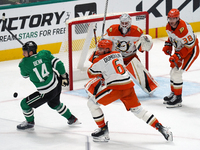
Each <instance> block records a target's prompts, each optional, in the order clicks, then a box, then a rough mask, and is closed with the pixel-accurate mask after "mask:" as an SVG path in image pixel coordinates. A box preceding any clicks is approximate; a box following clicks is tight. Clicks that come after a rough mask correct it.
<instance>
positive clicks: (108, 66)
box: [87, 51, 134, 90]
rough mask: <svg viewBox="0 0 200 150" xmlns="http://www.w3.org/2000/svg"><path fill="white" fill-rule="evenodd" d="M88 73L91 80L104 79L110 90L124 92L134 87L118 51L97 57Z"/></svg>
mask: <svg viewBox="0 0 200 150" xmlns="http://www.w3.org/2000/svg"><path fill="white" fill-rule="evenodd" d="M87 73H88V76H89V78H95V77H98V76H100V77H102V78H103V79H104V80H105V85H106V86H107V87H108V88H110V89H118V90H123V89H128V88H131V87H133V86H134V83H133V81H132V79H131V78H130V76H129V74H128V72H127V71H126V70H125V67H124V63H123V58H122V55H121V54H120V52H117V51H112V52H111V53H107V54H104V55H100V56H98V57H96V58H95V59H94V60H93V64H92V65H91V66H90V67H89V68H88V72H87Z"/></svg>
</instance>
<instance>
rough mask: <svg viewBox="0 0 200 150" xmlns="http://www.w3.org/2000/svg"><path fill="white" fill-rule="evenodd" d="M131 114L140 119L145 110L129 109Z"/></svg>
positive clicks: (140, 107) (140, 108)
mask: <svg viewBox="0 0 200 150" xmlns="http://www.w3.org/2000/svg"><path fill="white" fill-rule="evenodd" d="M130 110H131V112H132V113H133V114H134V115H135V116H136V117H138V118H140V119H141V118H142V117H143V116H144V114H145V113H146V110H144V109H143V108H142V106H138V107H134V108H131V109H130Z"/></svg>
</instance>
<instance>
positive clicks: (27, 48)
mask: <svg viewBox="0 0 200 150" xmlns="http://www.w3.org/2000/svg"><path fill="white" fill-rule="evenodd" d="M22 49H23V51H27V52H28V53H29V52H30V51H32V52H33V54H36V53H37V44H36V43H35V42H33V41H28V42H26V43H25V44H24V45H23V46H22Z"/></svg>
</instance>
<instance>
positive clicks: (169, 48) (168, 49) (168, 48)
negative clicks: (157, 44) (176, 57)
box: [162, 41, 172, 55]
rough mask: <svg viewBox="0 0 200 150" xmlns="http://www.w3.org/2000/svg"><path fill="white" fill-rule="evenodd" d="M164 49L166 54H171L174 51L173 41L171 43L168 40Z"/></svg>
mask: <svg viewBox="0 0 200 150" xmlns="http://www.w3.org/2000/svg"><path fill="white" fill-rule="evenodd" d="M162 51H163V52H164V53H165V54H166V55H171V53H172V43H169V42H167V41H166V42H165V45H164V47H163V49H162Z"/></svg>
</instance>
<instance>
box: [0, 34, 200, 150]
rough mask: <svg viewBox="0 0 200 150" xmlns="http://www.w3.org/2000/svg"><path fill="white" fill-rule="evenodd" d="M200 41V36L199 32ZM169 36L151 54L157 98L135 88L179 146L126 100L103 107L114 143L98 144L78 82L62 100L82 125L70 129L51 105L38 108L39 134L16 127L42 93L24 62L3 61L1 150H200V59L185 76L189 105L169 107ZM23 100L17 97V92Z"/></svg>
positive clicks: (0, 75) (0, 70)
mask: <svg viewBox="0 0 200 150" xmlns="http://www.w3.org/2000/svg"><path fill="white" fill-rule="evenodd" d="M196 34H197V35H198V38H199V39H200V33H196ZM164 40H166V37H165V38H159V39H154V40H153V42H154V46H153V48H152V50H151V51H150V72H151V74H152V76H154V77H155V79H156V80H157V81H158V82H159V84H160V87H159V88H158V89H157V91H156V92H155V93H154V94H153V95H152V96H150V97H149V96H148V95H147V94H146V93H144V92H143V91H141V90H140V88H139V87H137V86H135V89H136V93H137V94H138V97H139V99H140V100H141V103H142V106H143V107H144V108H145V109H147V110H148V111H150V112H152V113H153V114H154V115H155V116H156V117H157V118H158V120H159V121H160V122H161V123H162V124H163V125H164V126H168V127H171V131H172V132H173V135H174V141H173V142H167V141H166V140H165V139H164V137H163V136H162V135H161V134H160V133H159V132H158V131H156V130H155V129H154V128H152V127H151V126H149V125H147V124H146V123H145V122H143V121H142V120H140V119H138V118H136V117H135V116H134V115H133V114H132V113H131V112H127V111H126V110H125V107H124V106H123V104H122V103H121V102H120V101H116V102H114V103H112V104H110V105H108V106H102V109H103V111H104V115H105V120H106V121H108V126H109V131H110V141H109V142H108V143H94V142H93V141H92V138H91V136H90V134H91V133H92V132H93V131H94V130H95V129H96V128H97V126H96V124H95V122H94V121H93V119H92V117H91V114H90V112H89V109H88V108H87V98H86V95H85V94H84V90H83V86H84V84H85V83H86V82H87V80H85V81H79V82H75V83H74V88H75V90H74V91H72V92H68V91H67V90H66V89H65V88H64V89H63V91H62V94H61V102H63V103H64V104H66V105H67V107H68V108H69V109H70V110H71V112H72V113H73V114H74V115H75V116H77V117H78V119H79V120H80V121H81V122H82V124H81V125H78V126H74V127H72V126H69V125H68V124H67V120H66V119H65V118H63V117H61V116H60V115H59V114H58V113H57V112H56V111H54V110H52V109H50V108H49V107H48V106H47V105H46V104H45V105H42V106H41V107H39V108H37V109H35V123H36V126H35V130H34V131H29V132H28V131H23V132H22V131H18V130H16V125H18V124H19V123H21V122H22V121H24V116H23V114H22V110H21V108H20V101H21V100H22V99H23V98H24V97H26V96H28V95H29V94H31V93H32V92H34V91H35V90H36V89H35V87H34V86H33V85H32V83H31V82H30V81H29V79H24V78H23V77H21V75H20V72H19V68H18V63H19V62H20V60H13V61H5V62H0V91H1V93H0V149H1V150H16V149H17V150H54V149H58V150H64V149H65V150H69V149H70V150H188V149H190V150H197V149H200V98H199V97H200V65H199V64H200V57H199V58H197V60H196V61H195V62H194V64H193V66H192V67H191V68H190V70H189V71H188V72H185V73H184V75H183V79H184V86H183V103H182V104H183V106H182V107H180V108H171V109H168V108H166V106H165V105H164V104H162V102H163V100H162V98H163V97H164V96H165V95H166V94H169V92H170V86H169V71H170V68H169V61H168V58H169V56H166V55H165V54H164V53H163V52H162V47H163V45H164ZM14 92H18V94H19V95H18V97H17V98H13V93H14Z"/></svg>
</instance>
